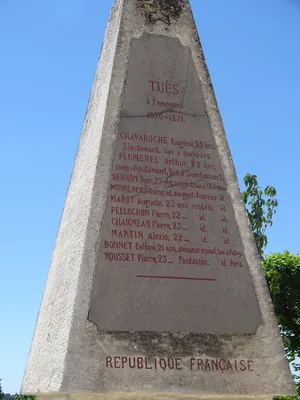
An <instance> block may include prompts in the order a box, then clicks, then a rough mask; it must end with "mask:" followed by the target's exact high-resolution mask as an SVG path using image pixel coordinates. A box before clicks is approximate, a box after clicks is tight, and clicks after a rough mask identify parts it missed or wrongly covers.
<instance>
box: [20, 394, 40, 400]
mask: <svg viewBox="0 0 300 400" xmlns="http://www.w3.org/2000/svg"><path fill="white" fill-rule="evenodd" d="M15 400H35V396H30V395H29V396H28V395H26V394H16V395H15Z"/></svg>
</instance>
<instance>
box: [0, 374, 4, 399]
mask: <svg viewBox="0 0 300 400" xmlns="http://www.w3.org/2000/svg"><path fill="white" fill-rule="evenodd" d="M1 381H2V379H0V400H3V399H4V393H3V391H2V385H1Z"/></svg>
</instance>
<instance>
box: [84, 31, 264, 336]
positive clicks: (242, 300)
mask: <svg viewBox="0 0 300 400" xmlns="http://www.w3.org/2000/svg"><path fill="white" fill-rule="evenodd" d="M109 190H110V194H109V201H108V205H107V210H106V215H105V219H104V223H103V231H102V241H101V245H100V254H99V264H98V266H97V272H96V277H95V283H94V289H93V297H92V303H91V310H90V316H89V318H90V320H92V321H93V322H95V323H96V324H97V326H98V327H99V329H102V330H110V331H156V332H168V331H170V332H201V333H207V332H209V333H255V331H256V328H257V326H258V325H259V324H260V322H261V320H260V313H259V309H258V304H257V301H256V298H255V293H254V289H253V285H252V282H251V278H250V274H249V270H248V266H247V263H246V260H245V257H244V251H243V246H242V243H241V239H240V234H239V231H238V228H237V225H236V221H235V217H234V213H233V208H232V205H231V201H230V198H229V196H228V194H227V189H226V182H225V179H224V175H223V171H222V168H221V165H220V161H219V157H218V151H217V148H216V145H215V142H214V139H213V135H212V131H211V126H210V121H209V119H208V117H207V115H206V113H205V106H204V101H203V98H202V90H201V85H200V82H199V79H198V76H197V73H196V70H195V66H194V63H193V60H192V57H191V52H190V50H189V49H188V48H185V47H183V46H182V45H181V44H180V42H179V41H178V40H176V39H173V38H169V37H159V36H151V35H144V36H143V37H142V38H140V39H135V40H133V42H132V49H131V54H130V62H129V70H128V77H127V81H126V88H125V94H124V101H123V106H122V112H121V118H120V123H119V132H118V138H117V143H116V151H115V157H114V160H113V165H112V174H111V182H110V188H109ZM250 315H251V317H250Z"/></svg>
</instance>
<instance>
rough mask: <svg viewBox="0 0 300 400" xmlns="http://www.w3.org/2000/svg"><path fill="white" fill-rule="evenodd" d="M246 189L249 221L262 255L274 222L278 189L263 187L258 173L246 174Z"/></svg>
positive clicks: (245, 199)
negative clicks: (267, 233) (270, 227)
mask: <svg viewBox="0 0 300 400" xmlns="http://www.w3.org/2000/svg"><path fill="white" fill-rule="evenodd" d="M244 183H245V186H246V190H245V191H244V193H243V195H244V202H245V204H246V208H247V212H248V217H249V221H250V224H251V228H252V232H253V235H254V239H255V242H256V245H257V250H258V252H259V254H260V256H261V257H263V253H264V250H265V248H266V247H267V244H268V237H267V235H266V230H267V228H268V227H269V226H272V224H273V216H274V215H275V213H276V208H277V206H278V201H277V199H276V198H275V196H276V189H275V188H274V187H273V186H266V187H265V189H262V188H261V187H260V186H259V185H258V180H257V176H256V175H251V174H249V173H248V174H246V175H245V177H244Z"/></svg>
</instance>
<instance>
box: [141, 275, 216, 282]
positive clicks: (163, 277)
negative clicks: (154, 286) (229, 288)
mask: <svg viewBox="0 0 300 400" xmlns="http://www.w3.org/2000/svg"><path fill="white" fill-rule="evenodd" d="M136 278H146V279H176V280H182V281H210V282H215V281H216V278H191V277H187V276H160V275H136Z"/></svg>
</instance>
